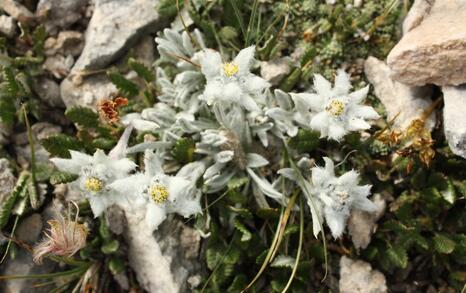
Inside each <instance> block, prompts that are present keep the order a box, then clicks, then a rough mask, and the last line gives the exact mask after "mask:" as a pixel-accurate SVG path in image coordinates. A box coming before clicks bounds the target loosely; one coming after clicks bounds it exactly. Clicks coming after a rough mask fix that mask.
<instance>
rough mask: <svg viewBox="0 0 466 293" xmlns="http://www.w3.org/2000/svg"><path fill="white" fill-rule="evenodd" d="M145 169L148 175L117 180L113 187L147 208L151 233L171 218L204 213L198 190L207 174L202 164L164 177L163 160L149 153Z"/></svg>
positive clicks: (194, 164)
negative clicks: (199, 181)
mask: <svg viewBox="0 0 466 293" xmlns="http://www.w3.org/2000/svg"><path fill="white" fill-rule="evenodd" d="M144 165H145V170H144V173H138V174H135V175H132V176H130V177H128V178H124V179H120V180H117V181H115V182H114V183H112V185H111V187H112V188H114V189H115V190H117V191H118V192H120V193H121V194H128V195H129V196H131V199H132V201H131V203H132V204H135V205H136V206H138V207H141V206H145V207H146V215H145V221H146V224H147V226H148V227H149V228H150V229H151V231H153V230H155V229H157V228H158V226H159V225H160V224H161V223H162V222H163V221H164V220H165V218H166V217H167V214H170V213H177V214H179V215H182V216H183V217H189V216H192V215H194V214H198V213H201V212H202V209H201V205H200V197H201V191H200V190H199V189H198V188H197V187H196V181H197V180H198V179H199V178H200V177H201V176H202V174H203V173H204V171H205V166H204V164H203V163H202V162H193V163H189V164H187V165H185V166H183V168H181V169H180V170H179V171H178V173H177V174H176V176H170V175H166V174H165V173H164V171H163V168H162V159H161V158H160V156H159V155H158V154H156V153H154V152H152V151H149V150H147V151H146V152H145V157H144Z"/></svg>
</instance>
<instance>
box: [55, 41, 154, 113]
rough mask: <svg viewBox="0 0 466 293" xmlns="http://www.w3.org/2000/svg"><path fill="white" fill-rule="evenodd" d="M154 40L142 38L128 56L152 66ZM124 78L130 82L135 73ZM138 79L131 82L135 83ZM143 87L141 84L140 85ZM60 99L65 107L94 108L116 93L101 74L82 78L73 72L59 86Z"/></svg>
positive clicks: (112, 85) (110, 83) (111, 84)
mask: <svg viewBox="0 0 466 293" xmlns="http://www.w3.org/2000/svg"><path fill="white" fill-rule="evenodd" d="M154 48H155V45H154V40H153V38H152V37H150V36H147V37H143V38H142V39H141V40H140V42H139V43H138V44H137V45H136V46H134V48H132V49H131V53H130V54H129V55H131V56H133V57H134V58H135V59H137V60H138V61H141V62H143V63H144V64H145V65H147V66H149V67H150V66H152V63H153V62H154ZM126 78H128V79H130V80H132V79H133V78H136V73H135V72H131V71H130V73H129V74H128V75H127V76H126ZM137 80H138V79H137V78H136V80H133V81H137ZM140 85H141V86H144V84H143V83H141V84H140ZM60 92H61V97H62V99H63V101H64V103H65V105H66V106H67V107H71V106H77V105H80V106H89V107H95V105H96V104H97V102H98V101H99V100H101V99H105V98H108V97H110V96H111V95H113V94H116V93H118V90H117V88H116V87H115V85H114V84H113V83H112V82H111V81H110V80H109V79H108V78H107V76H106V75H102V74H90V75H88V76H82V75H81V74H80V73H79V72H74V73H72V74H71V75H70V76H68V78H66V79H65V80H63V81H62V83H61V85H60Z"/></svg>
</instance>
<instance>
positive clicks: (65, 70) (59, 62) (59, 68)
mask: <svg viewBox="0 0 466 293" xmlns="http://www.w3.org/2000/svg"><path fill="white" fill-rule="evenodd" d="M73 64H74V58H73V56H71V55H68V56H66V57H65V56H63V55H60V54H58V55H55V56H51V57H47V59H45V62H44V65H43V66H44V69H45V70H47V71H48V72H50V73H51V74H53V76H54V77H56V78H58V79H63V78H65V77H66V76H68V74H69V73H70V71H71V67H73Z"/></svg>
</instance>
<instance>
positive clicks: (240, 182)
mask: <svg viewBox="0 0 466 293" xmlns="http://www.w3.org/2000/svg"><path fill="white" fill-rule="evenodd" d="M248 182H249V178H248V177H239V178H236V177H235V178H233V179H231V180H230V182H228V189H229V190H233V189H237V188H240V187H242V186H244V185H246V184H247V183H248Z"/></svg>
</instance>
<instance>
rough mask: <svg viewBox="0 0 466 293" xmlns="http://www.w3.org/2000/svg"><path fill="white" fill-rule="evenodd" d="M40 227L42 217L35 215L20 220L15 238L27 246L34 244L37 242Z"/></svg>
mask: <svg viewBox="0 0 466 293" xmlns="http://www.w3.org/2000/svg"><path fill="white" fill-rule="evenodd" d="M42 227H43V225H42V216H41V215H40V214H37V213H35V214H32V215H30V216H28V217H27V218H25V219H23V220H21V222H20V223H19V224H18V228H16V233H15V236H16V238H17V239H18V240H21V241H23V242H26V243H27V244H35V243H36V242H37V241H38V240H39V235H40V232H41V231H42Z"/></svg>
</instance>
